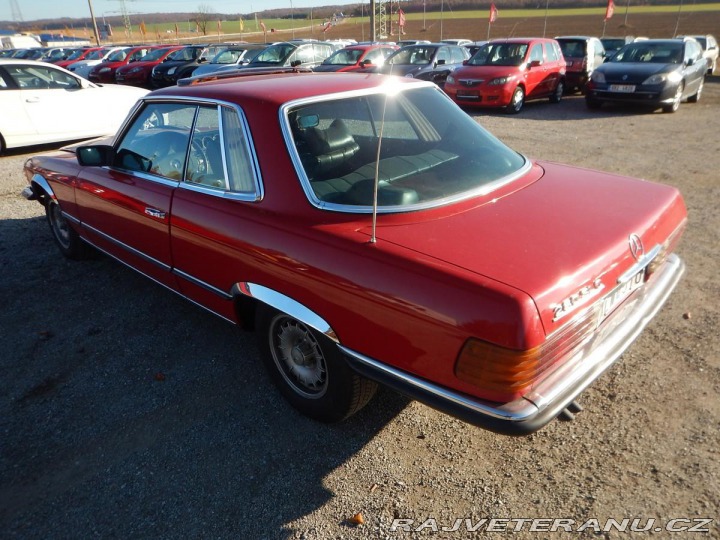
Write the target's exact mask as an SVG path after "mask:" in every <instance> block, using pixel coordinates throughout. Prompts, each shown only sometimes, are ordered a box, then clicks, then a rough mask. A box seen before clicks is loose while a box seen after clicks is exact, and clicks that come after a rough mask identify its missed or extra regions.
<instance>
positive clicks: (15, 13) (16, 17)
mask: <svg viewBox="0 0 720 540" xmlns="http://www.w3.org/2000/svg"><path fill="white" fill-rule="evenodd" d="M10 12H11V13H12V20H13V21H14V22H23V16H22V12H21V11H20V5H19V4H18V2H17V0H10Z"/></svg>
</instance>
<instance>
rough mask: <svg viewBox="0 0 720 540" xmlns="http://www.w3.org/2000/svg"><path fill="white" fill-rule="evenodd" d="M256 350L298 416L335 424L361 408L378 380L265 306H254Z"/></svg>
mask: <svg viewBox="0 0 720 540" xmlns="http://www.w3.org/2000/svg"><path fill="white" fill-rule="evenodd" d="M257 316H258V319H257V325H256V327H257V333H258V343H259V346H260V353H261V355H262V359H263V363H264V364H265V367H266V369H267V370H268V372H269V374H270V377H271V378H272V379H273V382H274V383H275V384H276V386H277V387H278V389H279V390H280V392H281V393H282V395H283V396H284V397H285V399H287V400H288V401H289V402H290V403H291V404H292V405H293V406H294V407H295V408H296V409H298V410H299V411H300V412H301V413H302V414H304V415H306V416H309V417H310V418H313V419H315V420H319V421H321V422H339V421H340V420H343V419H345V418H347V417H348V416H351V415H353V414H354V413H356V412H357V411H359V410H360V409H362V408H363V407H364V406H365V405H366V404H367V402H368V401H370V399H371V398H372V396H373V395H374V394H375V390H376V389H377V384H376V383H375V382H374V381H370V380H368V379H365V378H364V377H361V376H360V375H358V374H357V373H355V372H354V371H353V370H352V369H351V368H350V366H349V365H348V364H347V361H346V360H345V358H344V357H343V356H342V354H341V352H340V351H339V350H338V348H337V346H336V345H335V343H333V342H332V341H331V340H330V339H329V338H327V337H326V336H324V335H322V334H320V333H318V332H317V331H316V330H313V329H312V328H310V327H308V326H307V325H306V324H305V323H303V322H301V321H299V320H297V319H295V318H293V317H291V316H290V315H287V314H285V313H282V312H280V311H277V310H275V309H273V308H271V307H269V306H266V305H262V306H259V307H258V313H257Z"/></svg>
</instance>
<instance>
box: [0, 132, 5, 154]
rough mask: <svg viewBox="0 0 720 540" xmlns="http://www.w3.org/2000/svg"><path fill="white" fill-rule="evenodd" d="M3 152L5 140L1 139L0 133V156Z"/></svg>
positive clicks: (0, 134)
mask: <svg viewBox="0 0 720 540" xmlns="http://www.w3.org/2000/svg"><path fill="white" fill-rule="evenodd" d="M3 152H5V139H3V136H2V133H0V156H2V155H3Z"/></svg>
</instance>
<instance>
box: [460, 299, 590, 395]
mask: <svg viewBox="0 0 720 540" xmlns="http://www.w3.org/2000/svg"><path fill="white" fill-rule="evenodd" d="M597 314H598V307H597V305H595V306H592V307H590V308H588V309H586V310H585V311H583V312H581V313H580V314H579V315H578V316H577V317H575V319H573V320H572V321H570V322H569V323H568V324H566V325H564V326H563V327H562V328H560V329H559V330H558V331H556V332H555V333H553V334H552V335H551V336H550V337H549V338H548V339H547V341H545V343H543V344H542V345H539V346H537V347H535V348H533V349H528V350H524V351H517V350H513V349H507V348H505V347H499V346H497V345H493V344H492V343H487V342H484V341H481V340H478V339H469V340H468V341H467V342H466V343H465V345H464V346H463V348H462V350H461V351H460V355H459V356H458V359H457V362H456V364H455V376H456V377H457V378H458V379H460V380H462V381H465V382H467V383H470V384H472V385H473V386H476V387H477V388H478V390H479V393H481V394H482V395H483V396H484V397H486V398H487V399H490V400H493V401H510V400H512V399H514V398H517V397H519V396H522V395H523V394H526V393H527V392H528V390H530V388H532V387H533V385H535V384H536V383H538V382H539V381H540V380H542V379H543V377H544V376H545V375H546V374H547V373H548V371H549V370H550V368H551V367H553V366H555V365H556V364H558V363H559V362H561V361H563V360H567V359H569V358H570V357H571V356H572V353H573V351H576V350H578V349H579V348H580V347H582V346H583V345H584V344H585V343H586V342H587V341H588V340H589V339H590V338H592V335H593V332H594V330H595V328H596V327H597Z"/></svg>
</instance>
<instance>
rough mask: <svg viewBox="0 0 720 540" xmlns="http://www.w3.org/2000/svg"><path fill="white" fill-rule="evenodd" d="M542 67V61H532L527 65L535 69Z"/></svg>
mask: <svg viewBox="0 0 720 540" xmlns="http://www.w3.org/2000/svg"><path fill="white" fill-rule="evenodd" d="M540 66H542V60H533V61H532V62H530V65H528V67H529V68H536V67H540Z"/></svg>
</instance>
